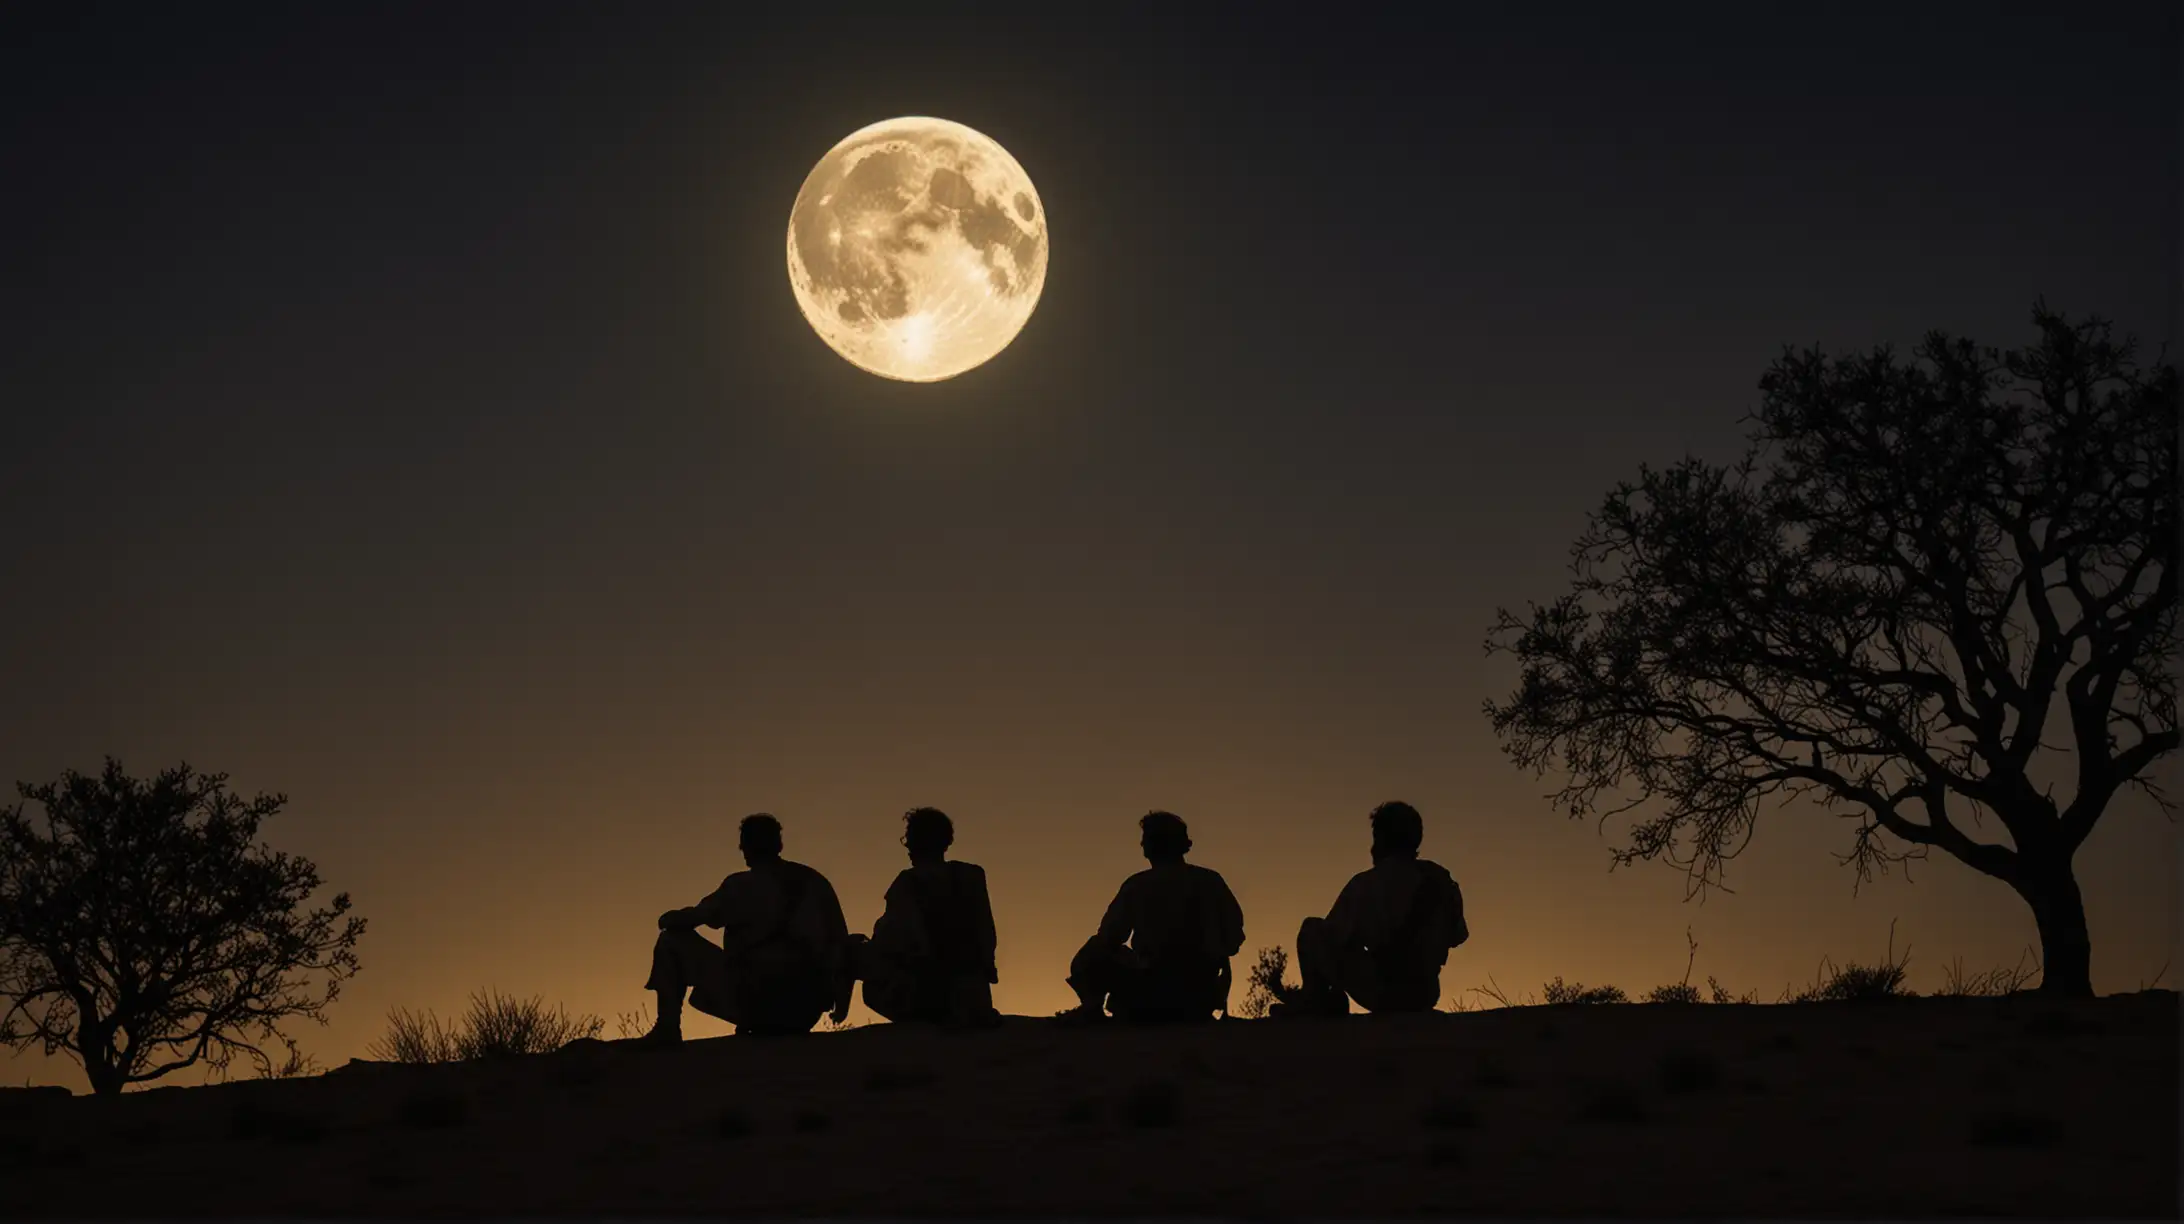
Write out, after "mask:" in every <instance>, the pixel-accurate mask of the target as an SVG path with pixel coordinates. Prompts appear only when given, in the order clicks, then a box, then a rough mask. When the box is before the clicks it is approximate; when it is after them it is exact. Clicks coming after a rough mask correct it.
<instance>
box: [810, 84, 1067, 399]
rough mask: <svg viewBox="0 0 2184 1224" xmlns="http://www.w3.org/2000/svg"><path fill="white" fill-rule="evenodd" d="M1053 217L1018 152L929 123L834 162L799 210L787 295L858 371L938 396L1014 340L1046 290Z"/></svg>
mask: <svg viewBox="0 0 2184 1224" xmlns="http://www.w3.org/2000/svg"><path fill="white" fill-rule="evenodd" d="M1046 268H1047V218H1046V206H1045V205H1044V204H1042V203H1040V201H1039V193H1038V192H1037V191H1036V190H1034V189H1033V188H1032V185H1031V176H1030V175H1028V174H1026V173H1024V168H1023V167H1022V166H1020V165H1018V164H1017V163H1016V159H1015V158H1013V157H1011V156H1009V153H1008V150H1006V149H1004V148H1002V147H1001V146H1000V145H999V144H996V143H995V142H994V141H993V139H992V138H991V137H989V136H986V135H985V134H984V133H981V132H978V131H974V130H972V129H971V128H967V127H965V126H963V125H962V124H960V123H951V122H949V121H948V120H946V119H933V118H928V117H924V116H906V117H904V118H900V119H886V120H882V121H881V122H879V123H875V124H872V125H871V126H869V127H864V128H860V129H858V130H857V131H855V132H852V133H850V134H849V135H848V136H847V137H845V138H843V140H842V142H841V143H840V144H837V145H835V146H834V147H833V148H832V149H829V150H827V154H826V156H824V157H822V158H820V159H819V164H818V165H816V166H813V167H812V168H811V173H810V174H808V175H806V176H805V178H804V186H803V187H802V189H800V190H799V191H798V192H797V193H796V205H795V207H793V208H791V209H790V210H789V287H790V288H791V289H792V290H794V291H795V293H796V304H797V306H798V307H800V308H801V309H802V310H803V312H804V320H805V322H807V323H810V324H811V328H812V330H813V331H815V332H818V333H819V338H820V339H821V340H824V341H826V342H827V346H828V347H829V348H832V349H833V350H834V351H835V352H837V353H839V354H841V355H842V357H843V358H844V359H846V360H847V361H849V362H850V364H852V365H855V366H856V367H858V368H859V369H862V370H866V371H869V372H871V373H873V374H878V375H880V376H881V377H883V378H896V379H901V380H903V381H905V382H938V381H940V380H941V379H944V378H953V377H955V376H956V375H958V374H961V373H963V372H964V371H965V370H970V369H975V368H976V367H978V366H981V365H983V364H985V363H986V362H988V361H990V360H992V359H993V357H994V355H995V354H996V353H999V352H1000V351H1001V350H1002V349H1005V348H1007V347H1008V346H1009V342H1010V341H1011V340H1014V339H1016V333H1018V332H1020V331H1022V330H1023V329H1024V323H1025V322H1026V321H1027V320H1029V319H1030V318H1031V312H1032V309H1033V308H1034V307H1036V306H1038V304H1039V292H1040V290H1041V289H1043V288H1045V287H1046Z"/></svg>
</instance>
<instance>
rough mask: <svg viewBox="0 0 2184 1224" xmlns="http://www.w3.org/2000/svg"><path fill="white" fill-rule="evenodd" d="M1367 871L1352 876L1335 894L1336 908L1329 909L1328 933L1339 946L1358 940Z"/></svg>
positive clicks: (1348, 944)
mask: <svg viewBox="0 0 2184 1224" xmlns="http://www.w3.org/2000/svg"><path fill="white" fill-rule="evenodd" d="M1364 879H1365V873H1364V872H1362V871H1361V872H1359V873H1358V874H1356V875H1354V876H1351V877H1350V882H1349V883H1347V884H1344V885H1343V886H1342V891H1341V892H1340V893H1338V894H1336V896H1335V904H1334V908H1332V909H1330V910H1328V911H1327V935H1328V938H1330V939H1332V940H1333V941H1334V943H1335V946H1336V947H1338V948H1346V947H1349V946H1350V945H1352V944H1354V943H1357V942H1358V927H1359V924H1360V922H1361V921H1362V919H1363V917H1364V915H1363V913H1362V911H1363V909H1364V907H1365V885H1364V884H1363V883H1362V882H1361V881H1363V880H1364Z"/></svg>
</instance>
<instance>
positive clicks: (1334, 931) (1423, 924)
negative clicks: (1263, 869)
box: [1282, 803, 1471, 1015]
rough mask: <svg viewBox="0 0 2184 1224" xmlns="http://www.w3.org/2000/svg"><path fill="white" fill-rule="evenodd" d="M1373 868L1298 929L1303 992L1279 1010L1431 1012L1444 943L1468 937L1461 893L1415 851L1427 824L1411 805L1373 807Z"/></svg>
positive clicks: (1443, 959)
mask: <svg viewBox="0 0 2184 1224" xmlns="http://www.w3.org/2000/svg"><path fill="white" fill-rule="evenodd" d="M1372 823H1373V865H1372V867H1371V868H1370V869H1369V870H1366V871H1361V872H1359V873H1357V874H1356V875H1354V876H1351V877H1350V882H1349V883H1348V884H1345V885H1344V886H1343V888H1342V894H1341V895H1340V896H1338V897H1336V898H1335V907H1334V908H1333V909H1331V910H1329V911H1327V916H1326V917H1325V918H1307V919H1305V920H1304V926H1303V927H1302V928H1301V929H1300V930H1298V932H1297V969H1298V972H1299V973H1301V974H1302V975H1303V977H1304V992H1303V997H1302V998H1301V999H1299V1000H1298V1001H1297V1002H1296V1003H1294V1004H1292V1005H1291V1006H1288V1007H1284V1008H1282V1010H1283V1012H1285V1013H1296V1012H1303V1013H1311V1014H1329V1015H1340V1014H1343V1013H1345V1012H1347V1011H1349V1010H1350V1005H1349V1003H1348V1002H1347V1000H1346V998H1345V996H1347V998H1348V999H1355V1000H1357V1003H1358V1006H1360V1007H1362V1008H1364V1009H1365V1010H1367V1011H1376V1012H1379V1011H1432V1010H1433V1009H1434V1008H1435V1007H1436V1006H1438V1005H1439V1004H1440V1002H1441V967H1442V966H1443V965H1445V964H1447V963H1448V952H1449V949H1451V948H1453V947H1456V946H1457V945H1458V944H1461V943H1463V942H1464V941H1465V940H1466V939H1469V938H1470V937H1471V931H1470V928H1469V927H1467V926H1465V925H1464V896H1463V893H1462V892H1461V891H1459V890H1458V889H1457V887H1456V880H1455V878H1454V877H1452V876H1450V875H1449V873H1448V869H1447V868H1445V867H1443V866H1441V865H1440V864H1439V863H1435V862H1432V861H1430V860H1427V859H1422V858H1419V857H1418V846H1419V843H1420V842H1422V841H1424V840H1425V822H1424V821H1423V820H1421V819H1420V818H1419V815H1418V809H1417V808H1414V807H1412V806H1411V805H1410V804H1408V803H1383V804H1381V805H1380V806H1379V807H1377V808H1374V809H1373V814H1372Z"/></svg>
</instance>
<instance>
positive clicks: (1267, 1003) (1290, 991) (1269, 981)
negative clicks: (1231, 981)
mask: <svg viewBox="0 0 2184 1224" xmlns="http://www.w3.org/2000/svg"><path fill="white" fill-rule="evenodd" d="M1288 972H1289V953H1288V951H1287V950H1286V949H1284V948H1283V947H1282V946H1281V945H1280V944H1276V945H1275V946H1273V947H1271V948H1261V949H1259V959H1258V960H1257V961H1256V962H1255V963H1253V965H1252V966H1251V970H1250V972H1248V973H1246V974H1245V975H1244V981H1245V983H1246V984H1247V985H1248V986H1249V987H1250V989H1249V990H1248V991H1246V992H1245V994H1244V1001H1243V1002H1242V1003H1240V1004H1238V1005H1237V1008H1236V1014H1237V1015H1239V1016H1242V1017H1243V1018H1245V1019H1246V1020H1258V1019H1262V1018H1264V1017H1265V1016H1266V1014H1267V1012H1268V1011H1269V1010H1270V1009H1271V1008H1272V1007H1273V1005H1274V1004H1276V1003H1290V1002H1294V1001H1295V1000H1296V998H1297V996H1299V995H1301V994H1303V993H1304V987H1303V986H1302V985H1297V984H1292V983H1289V982H1285V981H1283V980H1282V977H1283V975H1284V974H1286V973H1288Z"/></svg>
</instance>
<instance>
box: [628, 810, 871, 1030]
mask: <svg viewBox="0 0 2184 1224" xmlns="http://www.w3.org/2000/svg"><path fill="white" fill-rule="evenodd" d="M738 832H739V837H738V842H739V844H740V845H741V847H742V850H743V861H744V863H745V864H746V865H747V866H748V867H749V870H746V871H738V872H736V873H735V874H734V875H731V876H729V877H728V878H727V879H725V880H722V881H721V882H720V887H719V888H716V889H714V890H713V892H712V893H711V894H710V895H709V896H707V897H706V898H705V899H704V900H702V901H700V902H698V903H697V904H696V905H693V906H691V907H689V908H688V909H678V910H669V911H667V912H666V913H664V914H662V915H660V937H659V939H658V940H657V941H655V942H654V943H653V945H652V976H651V978H650V979H648V980H647V981H646V982H645V989H647V990H650V991H652V992H654V993H655V994H657V995H658V996H659V1003H658V1015H659V1019H657V1020H656V1021H654V1022H653V1025H652V1030H651V1031H650V1032H648V1033H646V1034H645V1035H644V1037H642V1038H641V1039H640V1040H642V1041H643V1042H645V1043H646V1044H648V1045H671V1044H673V1043H675V1042H678V1041H681V1040H682V1009H683V992H684V991H685V990H688V991H689V992H690V1005H691V1006H692V1007H695V1008H697V1009H698V1010H699V1011H701V1012H704V1013H705V1014H706V1015H709V1016H718V1017H719V1018H720V1019H722V1020H726V1021H727V1022H728V1023H730V1024H733V1025H735V1026H736V1031H737V1032H739V1033H774V1032H798V1033H800V1032H806V1031H809V1030H810V1028H811V1026H812V1025H814V1024H817V1023H818V1022H819V1017H820V1015H821V1014H823V1013H825V1012H826V1011H827V1010H828V1008H829V1007H830V1006H831V1007H832V1008H833V1011H834V1015H835V1019H836V1020H837V1022H839V1020H840V1019H841V1018H842V1017H843V1016H846V1015H848V1014H849V988H850V979H849V974H848V964H847V952H848V936H849V925H848V923H847V922H845V921H844V920H843V918H842V903H841V901H840V900H839V899H838V898H836V897H835V895H834V886H833V885H832V884H829V883H827V878H826V877H825V876H823V875H820V874H819V873H818V872H816V871H814V870H812V869H811V868H809V867H806V866H804V865H803V864H802V863H792V862H790V861H788V860H787V859H784V858H782V857H781V822H780V821H778V820H775V819H774V818H773V817H772V816H769V815H767V814H766V813H764V812H760V813H758V814H757V815H754V816H746V817H744V818H743V823H742V825H741V826H740V828H739V830H738ZM701 926H710V927H719V928H720V932H721V941H720V943H719V944H718V945H716V944H714V943H713V941H711V940H709V939H707V938H706V937H705V936H703V935H700V934H698V932H697V930H696V928H698V927H701Z"/></svg>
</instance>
